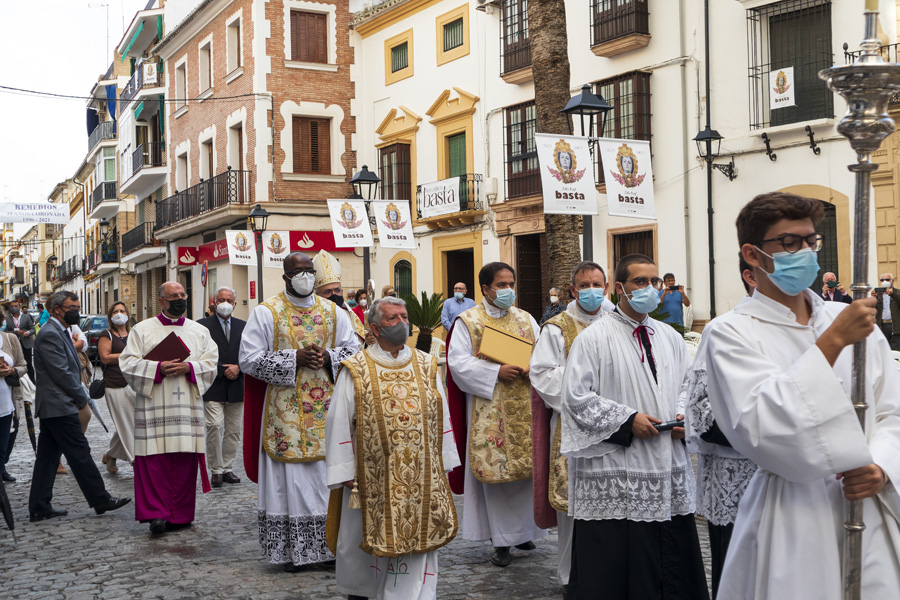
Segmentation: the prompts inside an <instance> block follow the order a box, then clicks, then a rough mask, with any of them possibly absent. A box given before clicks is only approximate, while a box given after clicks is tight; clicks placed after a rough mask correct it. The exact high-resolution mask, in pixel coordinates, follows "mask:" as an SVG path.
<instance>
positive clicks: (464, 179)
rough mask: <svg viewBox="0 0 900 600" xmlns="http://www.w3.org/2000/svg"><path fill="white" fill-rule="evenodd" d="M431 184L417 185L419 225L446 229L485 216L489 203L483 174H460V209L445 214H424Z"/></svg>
mask: <svg viewBox="0 0 900 600" xmlns="http://www.w3.org/2000/svg"><path fill="white" fill-rule="evenodd" d="M429 185H430V184H427V183H426V184H422V185H419V186H417V187H416V215H417V217H418V224H419V225H425V226H427V227H428V228H429V229H444V228H446V227H454V226H456V225H467V224H470V223H474V222H475V221H476V220H477V219H478V218H480V217H482V216H484V214H485V212H486V208H485V207H486V205H487V203H486V202H485V198H484V176H483V175H482V174H480V173H466V174H465V175H460V176H459V189H458V195H459V211H458V212H453V213H449V214H445V215H438V216H432V217H426V216H423V215H424V214H425V212H426V211H424V210H423V208H424V207H425V203H426V201H428V198H426V196H427V194H426V188H428V187H429ZM445 189H446V188H445Z"/></svg>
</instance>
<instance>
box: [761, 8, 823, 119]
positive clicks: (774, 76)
mask: <svg viewBox="0 0 900 600" xmlns="http://www.w3.org/2000/svg"><path fill="white" fill-rule="evenodd" d="M747 26H748V40H749V45H748V47H749V48H750V56H749V59H750V64H749V77H750V128H751V129H761V128H764V127H769V126H776V125H787V124H789V123H802V122H803V121H810V120H813V119H828V118H833V117H834V94H832V93H831V91H830V90H829V89H828V86H827V85H826V83H825V82H824V81H823V80H821V79H819V75H818V73H819V71H820V70H822V69H825V68H828V67H830V66H832V65H833V64H834V55H833V54H832V48H831V44H832V42H831V2H830V0H786V1H782V2H776V3H774V4H767V5H766V6H761V7H759V8H753V9H750V10H748V11H747ZM791 74H793V81H790V76H791ZM785 83H787V85H785ZM778 86H784V87H783V89H784V91H787V90H788V89H791V88H792V90H793V94H794V104H793V105H792V106H779V107H776V106H772V105H771V104H770V102H771V99H772V96H773V93H772V92H773V88H776V87H778ZM776 98H778V96H776Z"/></svg>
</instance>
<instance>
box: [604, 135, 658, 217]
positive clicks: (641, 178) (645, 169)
mask: <svg viewBox="0 0 900 600" xmlns="http://www.w3.org/2000/svg"><path fill="white" fill-rule="evenodd" d="M597 151H598V152H599V153H600V162H601V167H602V169H603V174H604V175H605V176H606V196H607V199H608V201H609V214H610V216H619V217H635V218H637V219H656V213H655V210H654V205H653V169H652V167H651V165H650V142H647V141H642V140H617V139H612V138H600V140H599V142H598V143H597Z"/></svg>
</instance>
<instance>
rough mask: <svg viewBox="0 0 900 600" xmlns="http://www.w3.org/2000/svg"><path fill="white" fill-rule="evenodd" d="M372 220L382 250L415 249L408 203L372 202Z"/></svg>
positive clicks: (402, 201)
mask: <svg viewBox="0 0 900 600" xmlns="http://www.w3.org/2000/svg"><path fill="white" fill-rule="evenodd" d="M371 209H372V218H373V219H375V224H376V227H377V228H378V243H379V245H381V247H382V248H415V247H416V238H415V236H413V228H412V218H411V217H410V209H409V202H407V201H406V200H376V201H374V202H372V206H371Z"/></svg>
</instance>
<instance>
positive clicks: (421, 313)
mask: <svg viewBox="0 0 900 600" xmlns="http://www.w3.org/2000/svg"><path fill="white" fill-rule="evenodd" d="M443 297H444V295H443V294H438V293H434V294H431V296H429V295H428V293H427V292H422V299H421V300H419V299H418V298H416V297H415V296H414V295H413V294H409V295H405V296H403V300H404V301H405V302H406V314H407V315H408V316H409V322H410V323H411V324H412V325H414V326H415V327H417V328H418V329H419V331H420V332H422V333H429V334H430V333H432V332H434V330H435V329H437V328H438V327H440V326H441V310H442V309H443V306H444V303H443Z"/></svg>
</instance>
